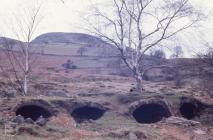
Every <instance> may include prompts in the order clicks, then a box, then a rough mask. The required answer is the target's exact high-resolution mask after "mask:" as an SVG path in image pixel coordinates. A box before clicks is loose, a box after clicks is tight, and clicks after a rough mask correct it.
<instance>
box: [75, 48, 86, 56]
mask: <svg viewBox="0 0 213 140" xmlns="http://www.w3.org/2000/svg"><path fill="white" fill-rule="evenodd" d="M87 51H88V50H87V48H86V47H80V48H79V49H78V50H77V53H78V54H80V56H83V55H84V53H85V52H87Z"/></svg>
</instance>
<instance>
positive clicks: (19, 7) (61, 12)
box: [0, 0, 213, 44]
mask: <svg viewBox="0 0 213 140" xmlns="http://www.w3.org/2000/svg"><path fill="white" fill-rule="evenodd" d="M64 1H65V3H64V4H63V3H62V2H61V0H0V35H4V36H8V37H12V38H15V37H14V35H13V33H11V32H10V30H11V29H10V24H11V19H12V18H13V17H14V15H22V14H21V12H23V9H24V8H26V7H30V5H33V4H35V3H42V11H41V14H42V15H43V16H44V18H43V20H42V22H41V25H40V26H39V29H38V31H37V32H36V35H35V37H36V36H37V35H40V34H43V33H46V32H85V31H84V30H83V29H81V26H82V25H83V22H82V18H81V17H79V15H80V13H81V14H82V13H83V12H87V10H88V7H89V5H90V2H89V1H98V2H102V3H104V2H106V1H107V0H64ZM191 1H192V2H193V3H194V4H195V5H196V6H199V7H201V8H203V9H204V12H205V13H206V14H208V15H209V17H208V20H206V21H205V23H204V24H203V25H202V28H200V29H199V31H201V32H199V33H194V34H192V35H191V36H190V37H189V38H187V40H186V42H188V43H189V44H190V43H192V42H195V40H199V39H200V38H202V39H204V40H207V41H209V42H213V16H212V11H213V0H191ZM198 42H199V41H198ZM195 44H197V43H195Z"/></svg>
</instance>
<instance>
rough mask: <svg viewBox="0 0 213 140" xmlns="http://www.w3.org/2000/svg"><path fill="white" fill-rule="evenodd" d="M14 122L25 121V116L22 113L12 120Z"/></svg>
mask: <svg viewBox="0 0 213 140" xmlns="http://www.w3.org/2000/svg"><path fill="white" fill-rule="evenodd" d="M12 122H14V123H18V124H21V123H24V117H23V116H21V115H18V116H16V117H15V118H14V119H13V120H12Z"/></svg>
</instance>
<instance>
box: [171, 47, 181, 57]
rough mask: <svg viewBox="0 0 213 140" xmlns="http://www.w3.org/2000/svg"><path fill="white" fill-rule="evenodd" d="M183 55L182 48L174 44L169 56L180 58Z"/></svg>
mask: <svg viewBox="0 0 213 140" xmlns="http://www.w3.org/2000/svg"><path fill="white" fill-rule="evenodd" d="M180 57H183V49H182V47H181V46H175V47H174V48H173V54H172V55H171V58H180Z"/></svg>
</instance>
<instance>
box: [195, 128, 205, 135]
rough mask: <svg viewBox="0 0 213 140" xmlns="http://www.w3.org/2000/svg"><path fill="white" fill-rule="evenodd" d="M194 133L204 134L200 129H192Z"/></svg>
mask: <svg viewBox="0 0 213 140" xmlns="http://www.w3.org/2000/svg"><path fill="white" fill-rule="evenodd" d="M194 133H196V134H198V135H205V134H206V132H205V131H203V130H200V129H197V130H194Z"/></svg>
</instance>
